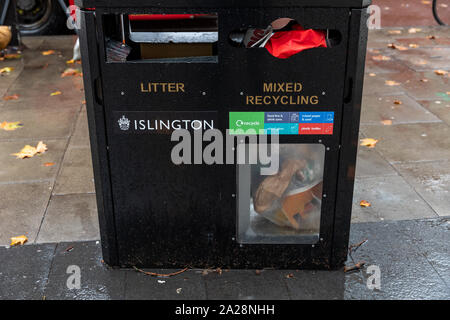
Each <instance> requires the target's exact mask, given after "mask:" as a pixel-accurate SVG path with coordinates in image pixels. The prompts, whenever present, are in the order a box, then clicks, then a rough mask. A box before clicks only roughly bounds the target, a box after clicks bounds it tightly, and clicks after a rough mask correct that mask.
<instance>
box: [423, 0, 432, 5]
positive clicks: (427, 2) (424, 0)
mask: <svg viewBox="0 0 450 320" xmlns="http://www.w3.org/2000/svg"><path fill="white" fill-rule="evenodd" d="M421 2H422V3H423V4H426V5H428V4H431V1H429V0H422V1H421Z"/></svg>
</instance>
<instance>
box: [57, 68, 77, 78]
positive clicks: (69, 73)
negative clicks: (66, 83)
mask: <svg viewBox="0 0 450 320" xmlns="http://www.w3.org/2000/svg"><path fill="white" fill-rule="evenodd" d="M81 75H82V74H81V71H80V70H78V69H73V68H67V69H66V70H64V72H63V73H62V74H61V78H64V77H67V76H81Z"/></svg>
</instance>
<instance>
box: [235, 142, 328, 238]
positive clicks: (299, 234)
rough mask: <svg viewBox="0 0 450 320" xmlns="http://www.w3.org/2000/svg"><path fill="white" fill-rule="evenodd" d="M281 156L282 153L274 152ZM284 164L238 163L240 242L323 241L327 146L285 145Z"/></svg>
mask: <svg viewBox="0 0 450 320" xmlns="http://www.w3.org/2000/svg"><path fill="white" fill-rule="evenodd" d="M273 156H276V155H272V157H273ZM278 157H279V168H278V171H277V172H276V173H275V174H272V175H262V174H261V168H262V167H263V166H262V165H261V164H244V165H238V226H237V228H238V232H237V233H238V239H237V240H238V242H240V243H267V244H270V243H273V244H311V243H316V242H317V241H318V240H319V231H320V215H321V207H322V185H323V170H324V160H325V147H324V146H323V145H322V144H280V147H279V154H278Z"/></svg>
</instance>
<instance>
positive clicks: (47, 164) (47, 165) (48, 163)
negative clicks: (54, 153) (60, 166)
mask: <svg viewBox="0 0 450 320" xmlns="http://www.w3.org/2000/svg"><path fill="white" fill-rule="evenodd" d="M54 165H55V163H54V162H46V163H44V167H51V166H54Z"/></svg>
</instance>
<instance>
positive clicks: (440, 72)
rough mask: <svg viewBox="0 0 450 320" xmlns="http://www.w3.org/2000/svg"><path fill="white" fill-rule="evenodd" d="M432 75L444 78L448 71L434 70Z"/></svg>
mask: <svg viewBox="0 0 450 320" xmlns="http://www.w3.org/2000/svg"><path fill="white" fill-rule="evenodd" d="M434 73H436V74H437V75H438V76H445V75H446V74H447V73H448V71H445V70H434Z"/></svg>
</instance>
